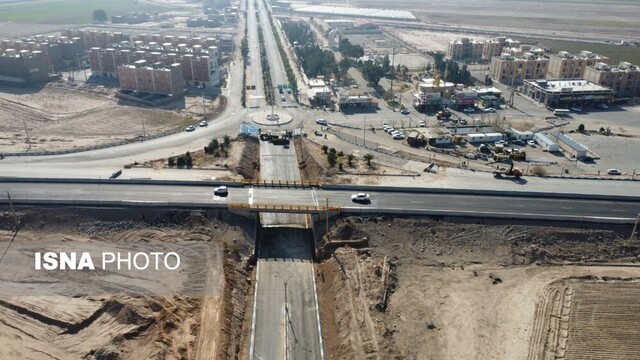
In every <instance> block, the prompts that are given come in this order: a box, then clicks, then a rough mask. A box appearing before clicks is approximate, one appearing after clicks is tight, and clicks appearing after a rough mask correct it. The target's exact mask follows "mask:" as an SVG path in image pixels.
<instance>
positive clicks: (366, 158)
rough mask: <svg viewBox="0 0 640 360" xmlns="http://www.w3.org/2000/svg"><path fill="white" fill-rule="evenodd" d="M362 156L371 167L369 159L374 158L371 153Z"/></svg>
mask: <svg viewBox="0 0 640 360" xmlns="http://www.w3.org/2000/svg"><path fill="white" fill-rule="evenodd" d="M362 158H363V159H364V160H365V161H366V162H367V166H369V168H372V166H371V160H373V159H374V156H373V154H371V153H367V154H365V155H364V156H363V157H362Z"/></svg>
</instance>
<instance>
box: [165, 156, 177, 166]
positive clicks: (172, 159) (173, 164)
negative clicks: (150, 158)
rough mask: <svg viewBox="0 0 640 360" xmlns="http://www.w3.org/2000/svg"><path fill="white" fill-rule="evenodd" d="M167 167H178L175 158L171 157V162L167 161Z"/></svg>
mask: <svg viewBox="0 0 640 360" xmlns="http://www.w3.org/2000/svg"><path fill="white" fill-rule="evenodd" d="M167 165H168V166H169V167H174V166H176V159H174V158H173V157H170V158H169V160H167Z"/></svg>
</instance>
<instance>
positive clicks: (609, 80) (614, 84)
mask: <svg viewBox="0 0 640 360" xmlns="http://www.w3.org/2000/svg"><path fill="white" fill-rule="evenodd" d="M584 78H585V80H589V81H591V82H594V83H596V84H598V85H602V86H606V87H609V88H611V89H612V90H613V94H614V95H615V96H616V97H640V67H638V66H637V65H633V64H630V63H628V62H625V61H622V62H620V64H619V65H617V66H611V65H607V64H605V63H596V64H595V65H594V66H587V67H586V68H585V70H584Z"/></svg>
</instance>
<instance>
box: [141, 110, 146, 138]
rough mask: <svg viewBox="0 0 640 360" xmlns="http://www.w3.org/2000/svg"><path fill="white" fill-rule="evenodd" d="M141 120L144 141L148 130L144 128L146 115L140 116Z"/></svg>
mask: <svg viewBox="0 0 640 360" xmlns="http://www.w3.org/2000/svg"><path fill="white" fill-rule="evenodd" d="M140 119H141V120H142V141H144V140H145V139H146V138H147V130H146V128H145V126H144V114H141V115H140Z"/></svg>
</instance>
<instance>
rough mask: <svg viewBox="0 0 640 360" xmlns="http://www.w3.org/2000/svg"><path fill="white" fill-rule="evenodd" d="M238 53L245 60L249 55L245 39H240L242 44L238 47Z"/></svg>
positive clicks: (247, 43) (247, 42)
mask: <svg viewBox="0 0 640 360" xmlns="http://www.w3.org/2000/svg"><path fill="white" fill-rule="evenodd" d="M240 53H241V54H242V57H243V58H245V59H246V58H247V56H248V55H249V41H248V40H247V38H246V37H245V38H244V39H242V44H241V45H240Z"/></svg>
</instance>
